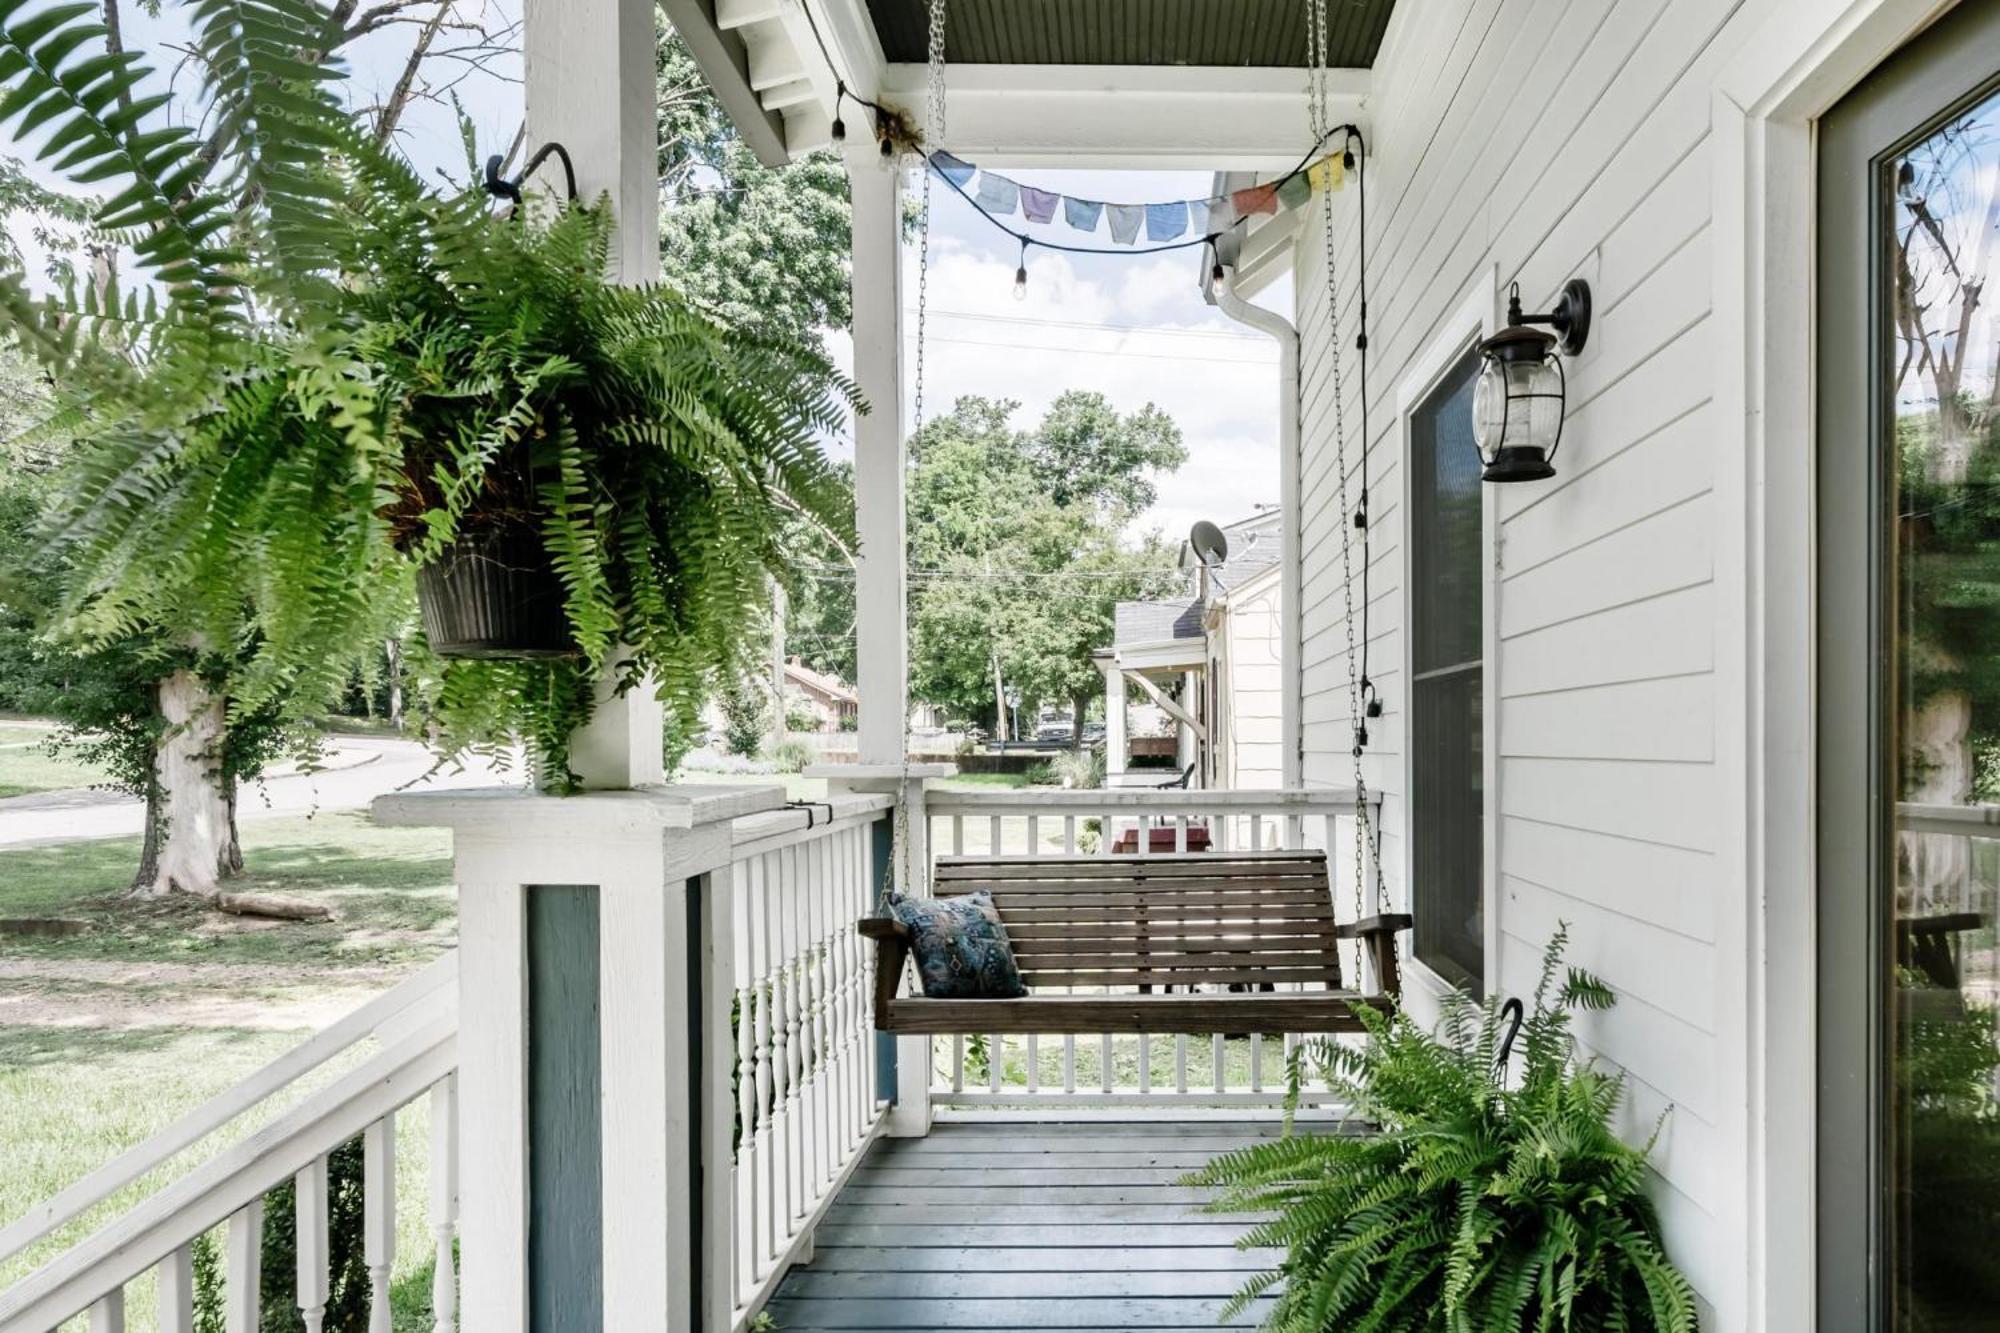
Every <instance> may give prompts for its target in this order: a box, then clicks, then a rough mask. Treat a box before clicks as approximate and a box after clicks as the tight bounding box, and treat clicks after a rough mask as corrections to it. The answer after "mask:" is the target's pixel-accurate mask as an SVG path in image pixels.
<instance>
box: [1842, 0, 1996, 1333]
mask: <svg viewBox="0 0 2000 1333" xmlns="http://www.w3.org/2000/svg"><path fill="white" fill-rule="evenodd" d="M1996 16H2000V6H1994V5H1988V4H1969V5H1967V6H1965V7H1963V8H1962V9H1961V10H1960V11H1958V12H1956V13H1954V14H1952V15H1950V16H1948V17H1947V18H1946V19H1944V20H1943V21H1941V22H1940V23H1939V24H1938V25H1936V26H1935V27H1934V28H1933V29H1932V30H1931V31H1930V32H1928V33H1927V34H1925V35H1924V36H1923V37H1921V38H1920V39H1918V40H1917V41H1916V42H1914V43H1912V44H1911V46H1910V47H1909V48H1908V49H1906V50H1905V51H1903V52H1901V53H1899V54H1898V55H1897V56H1896V57H1895V58H1894V59H1893V60H1891V61H1890V62H1888V63H1887V64H1886V65H1884V66H1883V67H1882V69H1881V70H1879V71H1877V72H1876V74H1874V75H1873V76H1871V77H1870V79H1869V80H1868V81H1867V82H1866V83H1864V84H1863V85H1862V86H1861V87H1860V88H1859V89H1857V90H1856V91H1855V92H1854V93H1853V94H1852V95H1850V97H1849V98H1847V99H1846V100H1845V101H1844V102H1843V103H1842V104H1841V105H1840V107H1838V108H1837V109H1836V110H1835V111H1834V112H1833V113H1832V114H1831V115H1829V116H1828V117H1827V118H1826V120H1825V122H1824V123H1823V125H1822V127H1821V129H1822V134H1821V140H1820V149H1821V159H1820V160H1821V181H1820V253H1819V261H1818V262H1819V279H1820V281H1819V286H1820V312H1821V316H1820V317H1821V324H1820V344H1821V349H1820V367H1819V370H1820V374H1819V379H1820V400H1819V446H1818V447H1819V459H1818V464H1819V466H1818V474H1819V482H1818V491H1819V494H1818V500H1819V513H1818V524H1817V541H1818V547H1819V550H1820V556H1819V563H1820V580H1821V584H1820V593H1819V596H1820V614H1819V621H1820V645H1819V647H1820V653H1819V677H1820V697H1819V710H1820V711H1819V732H1820V745H1819V787H1820V808H1819V824H1820V833H1819V837H1820V901H1819V925H1820V957H1819V971H1820V991H1821V994H1820V1043H1821V1046H1820V1058H1821V1084H1820V1094H1821V1109H1822V1119H1821V1125H1820V1186H1821V1201H1820V1204H1821V1225H1820V1265H1821V1281H1820V1287H1821V1310H1820V1326H1821V1327H1822V1328H1828V1327H1838V1328H1857V1329H1859V1328H1868V1329H1894V1330H1898V1331H1899V1333H1932V1331H1939V1333H1943V1331H1947V1330H1950V1331H1957V1330H2000V939H1996V934H1995V925H1996V907H2000V397H1996V379H2000V22H1996Z"/></svg>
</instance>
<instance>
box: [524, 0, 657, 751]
mask: <svg viewBox="0 0 2000 1333" xmlns="http://www.w3.org/2000/svg"><path fill="white" fill-rule="evenodd" d="M654 13H655V11H654V7H653V4H652V0H526V4H525V6H524V9H523V13H522V63H523V74H524V77H525V80H526V85H527V86H526V101H527V138H526V140H525V142H524V143H523V144H522V152H521V160H522V162H524V163H525V161H526V160H527V158H528V157H529V156H531V155H533V154H534V153H535V152H537V151H539V150H540V149H541V148H542V146H543V145H545V144H549V143H560V144H561V145H562V146H563V147H564V148H565V149H567V150H568V151H569V155H570V160H571V161H572V162H573V163H574V164H575V166H576V189H577V195H578V197H579V198H581V199H584V200H586V201H589V200H594V199H596V198H597V197H598V196H599V195H609V196H610V198H611V205H612V211H613V213H614V215H615V216H616V217H617V219H618V232H617V236H616V238H615V240H614V242H613V245H612V250H611V267H612V276H613V277H615V278H616V279H618V280H619V281H621V282H629V283H641V282H656V281H658V280H659V276H660V219H659V211H660V191H659V127H658V125H657V123H656V121H655V119H654V107H655V103H656V102H657V99H658V90H657V89H656V88H655V86H654V80H655V71H654V60H655V54H654V52H655V49H656V45H657V43H656V40H655V39H656V32H655V27H654ZM531 183H532V184H534V185H536V186H539V187H542V188H544V189H549V190H555V191H560V190H561V189H562V188H563V175H562V166H561V163H560V162H559V161H557V160H555V159H553V158H552V159H551V160H550V161H549V162H547V163H545V164H544V165H543V167H542V168H541V170H540V171H538V172H537V173H536V175H535V178H534V180H533V182H531ZM614 679H615V677H614V676H611V675H610V674H607V678H606V679H605V680H604V681H603V682H601V683H600V685H599V687H598V707H597V712H596V714H595V716H593V717H592V718H591V721H590V724H589V725H588V726H586V727H584V728H583V729H582V730H580V731H578V732H577V734H576V736H575V737H574V739H573V740H572V742H571V748H570V766H571V767H572V768H574V769H575V770H576V773H577V776H579V777H581V778H582V779H583V785H584V786H586V787H593V788H600V789H619V788H625V787H635V786H641V785H649V784H654V783H659V782H664V781H665V780H666V771H665V768H664V766H663V764H662V759H661V741H662V735H661V730H662V717H661V710H660V705H659V701H658V700H656V699H654V698H653V695H652V691H651V690H648V689H635V690H632V691H630V692H628V693H627V694H625V695H624V696H623V697H622V698H621V697H618V696H616V695H615V694H614V693H613V691H612V688H611V686H612V682H613V680H614Z"/></svg>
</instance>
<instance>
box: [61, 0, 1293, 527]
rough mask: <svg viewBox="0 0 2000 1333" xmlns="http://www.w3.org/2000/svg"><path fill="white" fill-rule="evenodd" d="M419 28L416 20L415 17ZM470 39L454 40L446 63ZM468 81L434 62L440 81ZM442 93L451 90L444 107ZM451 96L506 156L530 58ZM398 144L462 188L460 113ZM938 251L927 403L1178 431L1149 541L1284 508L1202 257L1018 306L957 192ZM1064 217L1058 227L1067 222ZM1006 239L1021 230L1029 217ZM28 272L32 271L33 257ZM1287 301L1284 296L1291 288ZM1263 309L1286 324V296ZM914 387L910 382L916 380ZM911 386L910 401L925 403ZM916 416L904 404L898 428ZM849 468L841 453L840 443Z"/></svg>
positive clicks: (937, 215) (1003, 245)
mask: <svg viewBox="0 0 2000 1333" xmlns="http://www.w3.org/2000/svg"><path fill="white" fill-rule="evenodd" d="M162 8H163V12H162V16H161V17H160V18H159V19H148V18H147V17H146V16H145V14H144V12H143V10H142V9H141V8H140V6H139V5H138V4H137V3H133V2H131V0H128V3H126V4H125V6H124V9H125V18H126V28H127V37H128V41H129V42H130V43H131V44H132V45H133V46H135V47H143V48H144V49H146V50H148V51H149V52H154V53H158V52H160V51H162V50H167V49H169V48H171V46H173V45H174V44H176V43H178V42H179V41H180V40H181V38H182V37H183V36H184V33H185V27H184V25H183V24H182V23H181V22H180V20H179V13H180V10H179V7H178V6H176V5H174V4H171V3H170V4H167V5H165V6H163V7H162ZM420 12H421V11H420ZM518 12H519V11H518V0H456V3H455V6H454V17H455V18H462V19H464V20H468V21H477V22H480V23H483V24H484V25H486V26H487V28H488V29H489V30H490V31H494V32H505V31H507V30H508V29H509V27H510V25H511V24H512V23H513V21H514V19H515V18H516V16H517V15H518ZM413 37H414V29H413V28H411V27H399V28H391V29H389V30H387V31H385V32H383V33H380V34H377V35H375V36H372V37H370V38H367V39H364V41H363V42H362V43H360V44H359V45H358V46H356V47H354V48H350V51H349V63H350V77H349V89H350V94H351V97H352V100H353V101H354V103H355V104H356V105H358V106H367V105H370V104H372V103H373V102H375V101H376V100H378V99H379V98H381V97H382V96H383V95H385V94H386V93H387V91H388V89H389V88H390V87H391V86H392V85H393V83H394V81H395V79H396V77H397V75H398V74H399V73H400V72H401V70H402V66H403V60H404V58H405V56H406V54H407V52H408V51H409V49H410V43H411V41H412V39H413ZM468 40H470V39H469V37H468V36H467V35H466V34H464V33H452V32H447V33H446V34H445V35H444V36H442V37H441V38H440V40H439V42H438V45H437V48H436V49H445V50H448V49H450V48H451V47H453V46H454V45H458V44H462V43H464V42H466V41H468ZM154 63H155V64H156V65H157V66H160V70H159V72H160V75H161V77H162V78H163V79H166V78H172V79H174V80H175V81H176V83H178V84H179V86H181V87H183V88H186V87H188V86H189V83H188V81H189V79H190V78H191V75H190V73H189V72H188V71H186V70H178V71H177V70H175V69H174V68H173V66H172V65H170V64H167V63H165V62H164V61H163V60H162V59H161V58H160V57H159V56H157V55H155V57H154ZM462 68H463V66H462V65H460V64H456V63H454V62H453V61H451V60H450V59H448V58H447V59H445V60H441V61H440V60H434V61H432V62H431V64H430V65H429V66H427V69H429V70H435V71H438V73H437V74H436V75H434V76H433V77H434V78H439V79H441V78H445V77H449V76H450V75H451V74H452V73H455V72H458V71H460V70H462ZM440 91H442V90H440ZM450 92H451V93H452V94H453V95H455V96H456V98H457V99H458V104H459V106H461V107H462V108H463V110H464V112H465V114H466V116H467V117H468V118H469V120H470V122H471V124H472V127H473V130H474V134H475V137H476V139H477V145H478V146H477V151H478V154H479V156H481V157H484V156H485V155H486V154H487V153H491V152H501V153H504V152H506V151H507V149H508V147H509V145H510V144H511V143H512V140H513V137H514V134H515V132H516V130H517V129H518V127H519V125H520V123H521V114H522V89H521V84H520V61H519V57H518V55H512V56H508V57H504V58H502V59H500V60H498V61H497V62H494V63H492V64H491V65H490V66H489V67H487V68H486V69H483V70H481V71H479V72H477V73H473V74H471V75H470V76H469V77H466V78H465V79H464V80H463V82H460V83H458V84H457V85H456V86H455V87H454V88H452V89H451V90H450ZM398 142H399V144H400V145H401V147H402V148H403V151H404V152H405V153H406V154H407V155H408V156H409V158H410V160H411V161H412V162H413V163H415V164H416V165H417V167H418V168H419V170H421V171H423V172H425V173H427V174H435V175H439V176H447V177H450V178H451V179H453V180H463V179H464V176H465V172H466V170H467V168H466V162H465V151H464V148H463V145H462V143H461V140H460V136H459V127H458V121H457V113H456V112H455V111H454V109H453V108H452V106H450V105H449V104H447V103H445V102H441V101H425V100H421V99H419V100H417V101H414V102H413V103H412V104H411V106H410V108H409V110H408V111H407V112H406V113H405V115H404V118H403V121H402V126H401V130H400V132H399V134H398ZM1007 174H1009V175H1011V176H1013V177H1015V178H1016V179H1018V180H1020V181H1021V182H1022V183H1024V184H1028V185H1035V186H1039V187H1041V188H1044V189H1053V190H1057V191H1061V192H1064V193H1072V194H1078V195H1083V196H1086V197H1089V198H1093V199H1108V200H1112V201H1116V202H1120V203H1146V202H1160V201H1167V200H1174V199H1190V198H1203V197H1206V196H1207V195H1209V194H1210V193H1211V192H1212V191H1211V189H1210V178H1209V176H1208V175H1207V174H1206V173H1198V172H1156V171H1155V172H1143V171H1135V172H1114V171H1090V172H1065V171H1028V170H1021V171H1009V172H1008V173H1007ZM934 200H935V205H934V210H933V229H932V240H931V263H932V271H931V284H930V292H931V310H930V322H929V329H930V343H929V347H928V348H927V352H926V358H925V359H926V365H927V376H928V380H929V382H928V384H927V385H926V387H925V397H926V401H927V402H930V403H933V404H937V405H939V408H940V409H942V408H946V407H948V406H949V404H950V403H951V402H952V401H953V400H954V399H956V398H957V397H959V396H961V395H964V394H983V395H986V396H988V397H993V398H1011V399H1014V400H1017V401H1018V402H1020V404H1021V409H1020V411H1019V413H1018V414H1017V416H1016V418H1015V420H1016V422H1017V424H1018V425H1020V426H1021V427H1022V428H1024V429H1026V428H1032V427H1033V426H1034V424H1035V422H1036V421H1037V420H1039V418H1040V416H1041V413H1042V410H1043V409H1044V408H1045V407H1046V406H1047V405H1048V404H1049V403H1050V402H1051V401H1052V400H1054V399H1055V397H1056V396H1057V395H1059V394H1061V393H1062V392H1063V391H1065V390H1067V389H1094V390H1097V391H1098V392H1101V393H1103V394H1104V395H1105V396H1106V397H1107V398H1109V399H1110V400H1111V403H1112V404H1113V406H1115V407H1116V408H1118V409H1119V410H1120V411H1124V412H1130V411H1134V410H1137V409H1138V408H1140V407H1143V406H1144V405H1145V404H1147V403H1149V402H1150V403H1153V404H1156V405H1157V406H1158V407H1159V408H1161V409H1162V410H1163V411H1165V412H1166V413H1167V414H1168V415H1170V416H1171V417H1172V418H1173V419H1174V420H1175V421H1176V422H1178V423H1179V425H1180V427H1181V430H1182V432H1183V434H1184V437H1185V440H1186V444H1187V448H1188V461H1187V463H1186V465H1184V466H1183V467H1182V468H1181V469H1180V470H1179V471H1178V472H1177V473H1175V474H1173V475H1171V476H1167V477H1163V478H1161V479H1160V480H1159V499H1158V503H1157V504H1156V505H1155V506H1154V507H1153V509H1152V510H1151V511H1150V512H1149V513H1147V514H1146V515H1144V516H1143V517H1142V518H1141V520H1140V523H1139V525H1138V527H1139V529H1140V530H1144V529H1147V528H1152V529H1157V530H1159V531H1161V532H1163V533H1165V534H1166V535H1167V536H1169V537H1173V538H1178V537H1181V536H1184V535H1185V534H1186V532H1187V530H1188V528H1189V526H1190V525H1192V524H1193V523H1194V522H1195V521H1196V520H1198V519H1204V518H1205V519H1210V520H1213V521H1215V522H1218V523H1228V522H1230V521H1233V520H1235V519H1239V518H1244V517H1247V516H1249V515H1250V514H1252V513H1254V512H1255V511H1256V509H1257V507H1258V506H1259V505H1267V504H1271V503H1275V502H1276V501H1277V500H1278V498H1279V497H1278V461H1277V374H1278V371H1277V364H1278V358H1277V350H1276V346H1275V344H1274V343H1273V342H1272V341H1271V339H1270V338H1268V337H1267V336H1265V335H1264V334H1261V333H1258V332H1256V331H1254V330H1251V329H1247V328H1244V327H1243V326H1241V325H1238V324H1236V323H1234V322H1233V321H1231V320H1230V319H1228V318H1227V317H1226V316H1224V315H1222V314H1221V313H1220V312H1218V311H1216V310H1215V309H1213V308H1212V307H1210V306H1209V305H1207V304H1206V303H1205V302H1204V301H1203V300H1202V296H1201V290H1200V279H1201V275H1202V270H1203V268H1204V267H1205V265H1206V262H1207V261H1206V260H1205V258H1204V257H1203V251H1202V250H1201V249H1200V248H1198V247H1197V248H1194V249H1188V250H1180V251H1172V252H1167V253H1164V254H1156V255H1133V254H1130V253H1122V254H1114V255H1109V256H1104V257H1098V256H1080V255H1065V254H1058V253H1054V252H1051V251H1047V250H1034V251H1031V252H1030V257H1029V260H1028V271H1029V282H1028V295H1027V299H1026V300H1025V301H1016V300H1014V297H1013V278H1014V267H1015V264H1016V261H1017V247H1016V245H1015V243H1014V241H1013V240H1012V239H1010V238H1009V237H1007V236H1005V235H1003V234H1001V233H1000V232H999V231H998V230H996V229H995V228H994V227H993V226H992V225H991V223H989V222H987V221H986V220H984V219H983V218H981V217H980V216H979V214H978V213H977V212H976V211H975V209H974V208H973V206H972V204H971V203H970V202H969V201H967V200H966V199H963V198H961V197H959V196H957V195H956V194H953V193H952V192H951V191H950V190H948V189H944V188H942V187H939V188H938V189H937V190H936V191H935V192H934ZM1058 216H1060V214H1058ZM1010 225H1012V226H1015V227H1020V226H1023V225H1024V224H1022V223H1021V222H1020V220H1019V219H1018V218H1016V219H1012V220H1011V222H1010ZM1030 230H1031V231H1034V232H1036V233H1038V234H1042V235H1046V236H1048V237H1049V238H1050V239H1052V240H1058V241H1064V242H1070V243H1075V242H1078V241H1079V240H1081V242H1082V243H1084V244H1089V245H1101V246H1104V247H1106V248H1107V249H1108V248H1112V247H1111V246H1110V241H1109V239H1108V237H1107V236H1106V235H1105V234H1104V232H1103V230H1102V229H1100V231H1099V232H1098V233H1097V235H1096V236H1094V237H1079V234H1078V233H1075V232H1073V231H1070V230H1069V229H1068V228H1067V227H1065V226H1063V225H1062V224H1061V223H1056V224H1054V225H1052V226H1049V227H1034V228H1030ZM904 258H905V281H904V292H905V300H906V302H908V303H909V304H908V306H907V308H906V319H905V327H906V329H907V330H908V334H907V338H908V341H907V342H906V344H905V356H906V361H905V365H906V367H910V368H913V367H914V365H915V345H914V344H915V325H916V320H915V304H914V303H915V299H916V291H917V283H916V250H915V247H914V246H910V247H906V250H905V256H904ZM29 260H30V265H31V268H32V267H35V266H37V265H36V258H35V257H34V256H32V255H30V256H29ZM1280 286H1281V287H1282V284H1281V285H1280ZM1260 299H1261V300H1262V301H1264V302H1266V303H1268V304H1272V305H1273V306H1274V308H1277V309H1278V310H1279V313H1281V314H1289V313H1290V312H1289V309H1288V306H1289V292H1288V291H1283V290H1279V291H1274V292H1267V293H1265V294H1263V295H1262V296H1261V297H1260ZM828 343H829V346H830V348H831V350H832V351H833V353H834V355H835V357H836V359H838V360H839V361H840V363H841V364H842V366H843V368H846V369H850V370H851V369H852V344H851V342H850V340H849V339H848V337H847V335H846V333H845V332H844V331H834V332H832V333H831V334H830V336H829V338H828ZM908 374H909V372H906V381H907V378H908ZM914 389H915V385H914V383H908V390H909V392H910V393H911V394H914ZM910 417H911V411H910V406H909V404H908V403H907V402H906V404H905V408H904V420H905V423H906V425H907V424H908V423H909V421H910ZM829 447H830V449H831V450H832V451H833V452H835V453H847V452H849V451H850V449H851V446H850V445H849V444H848V443H847V442H846V441H844V440H834V441H830V442H829Z"/></svg>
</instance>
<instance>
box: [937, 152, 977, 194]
mask: <svg viewBox="0 0 2000 1333" xmlns="http://www.w3.org/2000/svg"><path fill="white" fill-rule="evenodd" d="M931 165H932V166H934V167H936V168H937V170H938V175H940V176H942V177H944V178H945V179H946V180H948V181H950V182H951V183H952V184H953V185H956V186H959V187H960V188H961V189H962V188H964V186H965V183H966V182H967V181H969V180H971V179H972V177H973V173H975V172H977V171H978V170H979V168H978V167H975V166H973V165H972V164H971V163H970V162H966V161H962V160H960V159H959V158H955V157H953V156H952V155H951V154H950V153H947V152H945V151H944V150H943V149H942V148H940V149H939V150H938V151H937V152H935V153H932V154H931Z"/></svg>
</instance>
